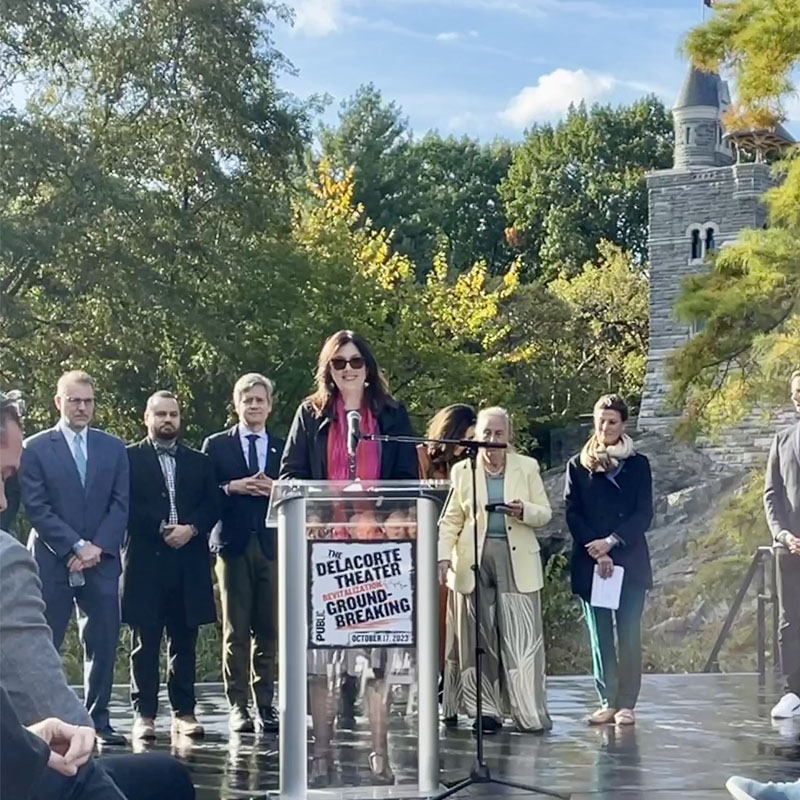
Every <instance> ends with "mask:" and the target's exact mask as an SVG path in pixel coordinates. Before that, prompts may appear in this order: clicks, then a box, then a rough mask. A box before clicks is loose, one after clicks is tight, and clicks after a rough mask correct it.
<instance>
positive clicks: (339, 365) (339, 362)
mask: <svg viewBox="0 0 800 800" xmlns="http://www.w3.org/2000/svg"><path fill="white" fill-rule="evenodd" d="M364 363H365V362H364V359H363V357H362V356H353V357H352V358H341V357H337V358H332V359H331V366H332V367H333V368H334V369H335V370H336V371H337V372H341V371H342V370H343V369H344V368H345V367H346V366H347V365H348V364H349V365H350V366H351V367H352V368H353V369H361V367H363V366H364Z"/></svg>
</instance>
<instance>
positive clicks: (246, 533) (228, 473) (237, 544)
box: [203, 425, 286, 559]
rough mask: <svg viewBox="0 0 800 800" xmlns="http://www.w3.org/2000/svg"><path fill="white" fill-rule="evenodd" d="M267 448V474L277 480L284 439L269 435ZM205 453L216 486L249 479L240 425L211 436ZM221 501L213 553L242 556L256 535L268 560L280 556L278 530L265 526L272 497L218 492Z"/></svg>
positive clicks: (213, 535) (205, 446)
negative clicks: (276, 543)
mask: <svg viewBox="0 0 800 800" xmlns="http://www.w3.org/2000/svg"><path fill="white" fill-rule="evenodd" d="M267 433H268V434H269V444H268V445H267V447H268V450H267V468H266V469H265V470H264V472H265V473H266V474H267V476H268V477H270V478H277V477H278V471H279V469H280V464H281V456H282V455H283V448H284V445H285V444H286V442H285V440H283V439H280V438H278V437H277V436H274V435H273V434H271V433H269V431H267ZM203 452H204V453H206V454H207V455H208V457H209V458H210V459H211V463H212V464H213V466H214V475H215V480H216V483H217V486H220V487H221V486H222V485H223V484H225V483H228V481H235V480H238V479H239V478H246V477H248V476H249V475H250V469H249V468H248V466H247V462H246V461H245V459H244V453H243V452H242V443H241V439H240V438H239V426H238V425H234V426H233V427H232V428H228V430H225V431H220V432H219V433H215V434H213V435H212V436H209V437H208V438H207V439H206V440H205V442H203ZM218 496H219V498H220V521H219V523H218V524H217V525H216V526H215V528H214V530H213V531H212V532H211V551H212V552H214V553H218V554H219V555H221V556H223V557H232V558H235V557H236V556H240V555H242V553H244V551H245V549H246V548H247V543H248V542H249V541H250V537H251V536H252V535H253V534H256V535H257V536H258V538H259V541H260V542H261V546H262V547H263V548H264V554H265V555H266V557H267V558H270V559H274V558H275V557H276V555H277V549H276V546H275V530H274V529H273V528H267V527H266V519H267V510H268V509H269V498H267V497H252V496H250V495H246V494H231V495H226V494H225V493H224V492H222V491H221V490H218Z"/></svg>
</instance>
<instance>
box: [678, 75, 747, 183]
mask: <svg viewBox="0 0 800 800" xmlns="http://www.w3.org/2000/svg"><path fill="white" fill-rule="evenodd" d="M728 105H730V95H729V94H728V87H727V85H726V84H725V82H724V81H722V80H721V79H720V77H719V75H717V74H715V73H712V72H702V71H701V70H699V69H697V68H696V67H690V68H689V72H688V73H687V75H686V79H685V80H684V82H683V86H682V87H681V91H680V93H679V94H678V99H677V100H676V101H675V106H674V108H673V109H672V116H673V121H674V124H675V168H676V169H681V168H689V167H722V166H726V165H728V164H730V163H731V162H732V161H733V157H732V153H731V149H730V145H729V144H728V142H727V141H726V140H724V139H723V129H722V115H723V113H724V112H725V109H726V108H727V107H728Z"/></svg>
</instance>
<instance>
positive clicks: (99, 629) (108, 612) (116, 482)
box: [20, 370, 129, 744]
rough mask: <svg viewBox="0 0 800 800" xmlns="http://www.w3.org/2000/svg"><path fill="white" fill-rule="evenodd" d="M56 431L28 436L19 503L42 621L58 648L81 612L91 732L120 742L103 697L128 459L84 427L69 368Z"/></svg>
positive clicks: (85, 416)
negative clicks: (41, 601) (27, 531)
mask: <svg viewBox="0 0 800 800" xmlns="http://www.w3.org/2000/svg"><path fill="white" fill-rule="evenodd" d="M55 404H56V408H58V410H59V412H60V419H59V421H58V423H57V424H56V426H55V427H53V428H50V429H49V430H45V431H42V432H41V433H38V434H36V435H35V436H31V437H30V438H29V439H27V440H26V442H25V449H24V451H23V454H22V463H21V467H20V485H21V488H22V502H23V504H24V506H25V510H26V512H27V514H28V517H29V519H30V521H31V525H32V529H31V535H30V539H29V540H28V547H29V548H30V549H31V551H32V552H33V554H34V556H35V558H36V562H37V564H38V565H39V573H40V575H41V579H42V594H43V597H44V601H45V606H46V611H45V614H46V617H47V623H48V625H50V628H51V629H52V631H53V643H54V644H55V646H56V648H57V649H60V648H61V644H62V642H63V641H64V635H65V633H66V631H67V626H68V625H69V621H70V618H71V616H72V607H73V605H75V606H77V609H78V631H79V635H80V639H81V643H82V644H83V653H84V662H83V664H84V668H83V669H84V700H85V703H86V707H87V709H88V710H89V714H90V715H91V718H92V721H93V723H94V727H95V731H96V735H97V738H98V740H99V741H100V742H102V743H104V744H124V743H125V738H124V737H123V736H122V735H120V734H118V733H117V732H116V731H115V730H114V729H113V728H112V727H111V721H110V718H109V714H108V701H109V698H110V696H111V684H112V681H113V677H114V661H115V658H116V653H117V643H118V641H119V627H120V610H119V576H120V569H121V566H120V548H121V547H122V543H123V538H124V536H125V528H126V526H127V524H128V490H129V487H128V458H127V454H126V452H125V445H124V444H123V442H122V441H121V440H120V439H118V438H117V437H116V436H112V435H111V434H108V433H104V432H103V431H100V430H97V429H96V428H90V427H89V426H90V423H91V421H92V418H93V416H94V410H95V394H94V380H93V379H92V377H91V376H90V375H88V374H87V373H86V372H82V371H80V370H73V371H71V372H67V373H65V374H64V375H62V376H61V378H60V379H59V381H58V387H57V391H56V397H55Z"/></svg>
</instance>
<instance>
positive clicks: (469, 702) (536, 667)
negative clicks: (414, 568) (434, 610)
mask: <svg viewBox="0 0 800 800" xmlns="http://www.w3.org/2000/svg"><path fill="white" fill-rule="evenodd" d="M475 438H476V439H481V440H483V441H487V442H497V443H504V444H507V443H508V442H509V440H510V438H511V422H510V419H509V416H508V413H507V412H506V411H505V410H504V409H502V408H486V409H483V410H481V411H480V412H479V413H478V422H477V427H476V431H475ZM476 477H477V495H478V503H477V505H478V563H479V565H480V566H479V570H478V579H479V581H480V608H478V609H477V612H478V614H479V619H480V623H481V624H480V639H481V641H480V645H481V647H482V648H483V650H484V653H485V655H484V656H483V660H482V672H483V681H482V683H483V697H482V699H483V729H484V731H485V732H487V733H494V732H495V731H497V730H498V728H500V727H501V725H502V721H503V718H504V717H506V716H511V718H512V719H513V720H514V722H515V724H516V726H517V728H518V729H519V730H523V731H532V732H540V731H545V730H549V729H550V728H551V727H552V723H551V721H550V717H549V715H548V713H547V701H546V696H545V653H544V636H543V631H542V606H541V599H540V596H539V594H540V591H541V589H542V586H543V583H544V577H543V574H542V562H541V557H540V555H539V542H538V541H537V539H536V534H535V532H534V528H538V527H541V526H542V525H546V524H547V523H548V522H549V521H550V503H549V502H548V500H547V495H546V493H545V490H544V485H543V484H542V479H541V477H540V475H539V465H538V463H537V462H536V461H535V459H532V458H528V457H527V456H522V455H520V454H518V453H515V452H513V451H511V450H506V449H494V448H491V449H484V450H481V451H480V455H479V456H478V464H477V476H476ZM450 480H451V486H452V491H451V494H450V498H449V500H448V503H447V507H446V508H445V510H444V513H443V514H442V519H441V522H440V524H439V580H440V581H441V582H444V581H447V582H448V584H449V585H451V587H452V588H453V589H454V590H455V591H456V592H457V595H456V598H457V601H458V603H457V606H458V608H457V624H458V632H459V636H458V643H459V644H458V652H457V653H448V654H447V656H446V659H447V660H450V662H451V663H450V664H447V665H446V669H445V674H448V672H449V673H450V674H454V670H455V669H458V673H456V674H460V681H455V680H454V681H450V682H448V681H447V680H445V686H444V690H445V692H448V691H459V692H460V697H459V698H458V702H457V705H458V706H459V707H460V708H461V709H462V710H463V711H465V712H466V713H467V714H469V716H471V717H474V716H475V715H476V713H477V712H476V675H475V613H476V609H475V600H474V590H475V578H474V571H473V570H472V564H473V560H474V544H473V526H472V480H471V475H470V465H469V463H468V462H467V461H462V462H460V463H459V464H456V466H455V467H454V468H453V470H452V472H451V475H450ZM455 660H457V661H458V664H457V665H455V664H453V663H452V662H453V661H455ZM448 666H449V667H450V669H449V670H448V669H447V667H448ZM450 700H453V698H450Z"/></svg>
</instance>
